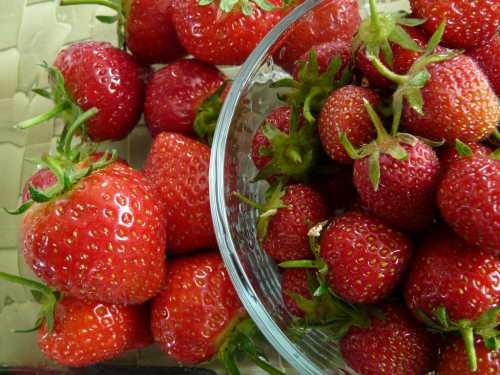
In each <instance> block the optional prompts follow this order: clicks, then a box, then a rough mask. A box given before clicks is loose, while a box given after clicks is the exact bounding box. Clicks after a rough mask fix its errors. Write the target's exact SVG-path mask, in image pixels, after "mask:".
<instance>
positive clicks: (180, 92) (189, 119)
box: [144, 59, 224, 137]
mask: <svg viewBox="0 0 500 375" xmlns="http://www.w3.org/2000/svg"><path fill="white" fill-rule="evenodd" d="M223 83H224V75H223V74H222V73H221V72H220V71H219V70H218V69H217V68H216V67H213V66H210V65H208V64H205V63H202V62H200V61H197V60H193V59H190V60H188V59H181V60H177V61H174V62H172V63H170V64H168V65H165V66H164V67H162V68H161V69H160V70H157V71H156V72H155V73H154V74H153V77H152V78H151V79H150V80H149V82H148V85H147V88H146V99H145V103H144V120H145V122H146V126H147V127H148V129H149V131H150V132H151V135H152V136H153V137H155V136H157V135H158V134H159V133H161V132H163V131H171V132H178V133H183V134H186V135H192V134H194V130H193V124H194V122H195V118H196V113H197V109H198V108H199V107H200V105H201V104H202V102H203V101H204V100H205V99H206V98H207V97H208V96H210V95H212V94H214V92H215V91H216V90H217V89H218V88H219V87H221V85H222V84H223Z"/></svg>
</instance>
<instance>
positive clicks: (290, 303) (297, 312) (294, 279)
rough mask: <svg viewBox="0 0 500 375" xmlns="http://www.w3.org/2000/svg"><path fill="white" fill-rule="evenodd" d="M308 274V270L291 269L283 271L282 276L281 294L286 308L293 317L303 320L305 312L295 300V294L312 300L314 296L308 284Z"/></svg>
mask: <svg viewBox="0 0 500 375" xmlns="http://www.w3.org/2000/svg"><path fill="white" fill-rule="evenodd" d="M308 272H310V271H308V270H307V269H306V268H289V269H285V270H283V272H282V274H281V293H282V295H283V301H284V302H285V306H286V308H287V309H288V311H290V313H292V315H294V316H297V317H301V318H302V317H304V310H302V309H301V308H300V307H299V306H298V305H297V302H296V301H295V299H294V298H293V294H297V295H299V296H301V297H303V298H305V299H308V300H310V299H312V294H311V291H310V289H309V286H308V282H307V273H308ZM311 276H312V273H311ZM313 277H314V276H313Z"/></svg>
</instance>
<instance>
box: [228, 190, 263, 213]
mask: <svg viewBox="0 0 500 375" xmlns="http://www.w3.org/2000/svg"><path fill="white" fill-rule="evenodd" d="M233 195H234V196H236V197H238V198H239V199H240V200H241V201H243V202H245V203H246V204H248V205H249V206H250V207H253V208H255V209H256V210H259V211H263V210H264V206H263V205H261V204H259V203H257V202H255V201H254V200H252V199H250V198H248V197H246V196H244V195H243V194H241V193H240V192H238V191H234V192H233Z"/></svg>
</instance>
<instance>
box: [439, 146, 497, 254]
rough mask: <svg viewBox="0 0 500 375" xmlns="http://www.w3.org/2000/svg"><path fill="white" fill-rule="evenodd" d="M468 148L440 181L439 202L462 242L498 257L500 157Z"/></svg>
mask: <svg viewBox="0 0 500 375" xmlns="http://www.w3.org/2000/svg"><path fill="white" fill-rule="evenodd" d="M468 151H469V156H465V157H462V158H461V159H459V160H457V161H455V162H454V163H452V164H451V165H450V166H449V168H448V170H447V172H446V173H445V175H444V177H443V179H442V180H441V183H440V186H439V190H438V197H437V199H438V205H439V208H440V210H441V214H442V215H443V217H444V219H445V220H446V222H447V223H448V224H449V225H450V226H451V227H452V228H453V229H454V230H455V232H457V233H458V234H459V235H460V236H461V237H462V238H463V239H464V240H465V241H467V242H468V243H470V244H471V245H475V246H479V247H481V248H483V249H484V250H489V251H491V252H492V253H493V254H496V255H497V256H500V211H499V209H498V207H499V206H500V157H495V154H492V155H491V157H489V156H485V155H480V154H478V153H476V154H474V155H472V152H471V150H468Z"/></svg>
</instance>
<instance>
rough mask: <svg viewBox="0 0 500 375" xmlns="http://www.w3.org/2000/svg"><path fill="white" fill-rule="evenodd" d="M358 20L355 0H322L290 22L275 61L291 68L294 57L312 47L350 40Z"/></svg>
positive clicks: (299, 56)
mask: <svg viewBox="0 0 500 375" xmlns="http://www.w3.org/2000/svg"><path fill="white" fill-rule="evenodd" d="M360 20H361V19H360V16H359V2H358V1H357V0H324V1H322V2H321V4H319V5H318V6H316V7H315V8H314V9H313V10H312V11H311V12H309V13H308V14H307V15H306V16H304V17H302V18H301V19H299V20H298V21H297V22H296V23H295V24H294V25H293V26H292V29H291V31H289V32H288V33H287V34H286V36H285V37H284V38H283V39H282V40H281V44H280V45H279V48H278V49H277V51H276V52H275V53H274V58H275V61H276V62H277V63H278V64H279V65H281V66H282V67H283V68H285V69H286V70H287V71H289V72H292V71H293V68H294V65H295V63H296V61H298V60H300V59H301V57H302V56H303V55H304V54H305V53H306V52H307V51H309V50H310V49H311V48H312V47H314V46H317V45H319V44H322V43H326V42H333V41H344V42H347V43H350V42H351V40H352V37H353V35H354V33H355V32H356V30H357V28H358V26H359V23H360Z"/></svg>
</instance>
